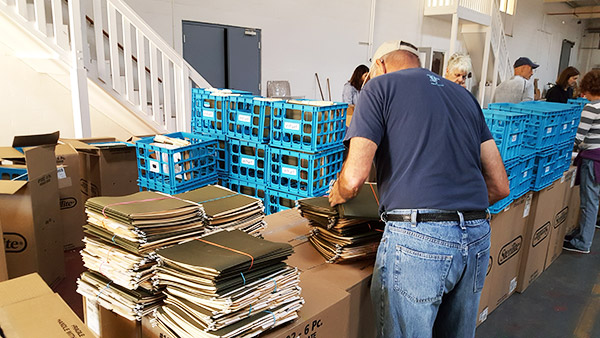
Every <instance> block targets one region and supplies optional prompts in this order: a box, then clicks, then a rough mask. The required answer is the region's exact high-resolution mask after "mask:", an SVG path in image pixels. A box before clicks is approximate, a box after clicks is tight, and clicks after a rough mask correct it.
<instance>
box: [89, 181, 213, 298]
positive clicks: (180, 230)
mask: <svg viewBox="0 0 600 338" xmlns="http://www.w3.org/2000/svg"><path fill="white" fill-rule="evenodd" d="M86 213H87V215H88V224H86V225H85V226H84V232H85V235H86V236H85V238H84V242H85V248H84V249H83V250H82V251H81V255H82V257H83V261H84V265H85V267H87V268H88V269H90V270H92V271H96V272H98V273H100V274H102V275H104V276H106V277H107V278H109V279H110V280H112V281H113V282H114V283H115V284H118V285H120V286H123V287H125V288H127V289H130V290H135V289H137V288H138V287H140V286H141V287H143V288H145V289H148V290H150V289H152V283H151V281H150V279H151V277H152V275H153V270H152V267H153V266H154V265H156V257H155V256H154V251H155V250H156V249H157V248H160V247H164V246H169V245H173V244H175V243H179V242H181V241H184V240H189V239H191V238H196V237H199V236H201V235H202V234H203V233H204V228H205V226H204V217H203V216H204V211H203V209H202V206H200V205H199V204H197V203H193V202H189V201H185V200H182V199H180V198H176V197H173V196H169V195H165V194H160V193H156V192H149V191H144V192H138V193H135V194H131V195H127V196H119V197H94V198H90V199H88V200H87V202H86Z"/></svg>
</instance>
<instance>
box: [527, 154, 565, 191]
mask: <svg viewBox="0 0 600 338" xmlns="http://www.w3.org/2000/svg"><path fill="white" fill-rule="evenodd" d="M560 154H561V152H560V151H558V150H556V149H547V150H544V151H540V152H538V153H536V154H535V166H534V168H533V169H534V176H535V178H534V179H533V182H532V185H531V190H534V191H540V190H542V189H544V188H545V187H547V186H549V185H550V184H552V182H554V181H555V180H556V179H557V178H559V177H560V175H562V171H560V168H559V167H558V165H559V156H560ZM559 171H560V174H559Z"/></svg>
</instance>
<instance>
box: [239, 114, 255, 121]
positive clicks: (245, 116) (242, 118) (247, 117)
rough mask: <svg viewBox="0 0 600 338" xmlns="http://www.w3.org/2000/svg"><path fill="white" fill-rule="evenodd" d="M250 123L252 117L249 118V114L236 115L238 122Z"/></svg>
mask: <svg viewBox="0 0 600 338" xmlns="http://www.w3.org/2000/svg"><path fill="white" fill-rule="evenodd" d="M250 121H252V116H250V115H249V114H239V115H238V122H243V123H250Z"/></svg>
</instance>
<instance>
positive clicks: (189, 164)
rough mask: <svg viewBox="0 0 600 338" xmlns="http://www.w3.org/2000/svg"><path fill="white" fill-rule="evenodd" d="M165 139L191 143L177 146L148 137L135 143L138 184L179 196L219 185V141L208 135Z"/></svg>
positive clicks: (184, 135) (173, 135)
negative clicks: (207, 186) (200, 187)
mask: <svg viewBox="0 0 600 338" xmlns="http://www.w3.org/2000/svg"><path fill="white" fill-rule="evenodd" d="M165 136H168V137H171V138H178V139H183V140H187V141H189V142H190V143H191V144H190V145H189V146H184V147H177V146H172V145H166V144H159V143H155V142H154V137H147V138H143V139H141V140H138V141H137V142H136V143H135V146H136V148H137V149H136V150H137V151H136V153H137V163H138V176H139V178H138V184H139V185H140V187H142V188H147V189H149V190H154V191H162V192H165V193H169V194H171V193H179V192H183V191H187V190H191V189H195V188H198V187H199V184H207V183H205V182H207V181H210V182H212V183H215V182H216V177H217V160H216V158H217V151H216V146H217V140H215V139H214V138H210V137H207V136H204V135H198V134H190V133H182V132H180V133H172V134H166V135H165Z"/></svg>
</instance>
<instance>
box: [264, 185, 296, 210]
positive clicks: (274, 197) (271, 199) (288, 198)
mask: <svg viewBox="0 0 600 338" xmlns="http://www.w3.org/2000/svg"><path fill="white" fill-rule="evenodd" d="M267 195H268V203H266V204H267V205H266V208H265V210H266V212H265V213H266V214H267V215H270V214H274V213H276V212H280V211H282V210H287V209H291V208H294V207H295V206H296V201H297V200H299V199H301V198H304V197H303V196H297V195H294V194H290V193H287V192H283V191H277V190H273V189H269V190H268V191H267Z"/></svg>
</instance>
